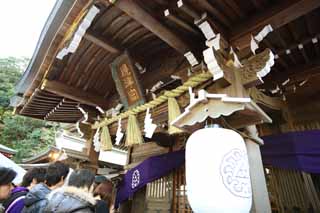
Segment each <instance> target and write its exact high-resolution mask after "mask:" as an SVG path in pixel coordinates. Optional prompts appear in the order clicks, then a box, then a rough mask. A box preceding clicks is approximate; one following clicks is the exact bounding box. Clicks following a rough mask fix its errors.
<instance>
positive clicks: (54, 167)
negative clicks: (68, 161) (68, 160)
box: [46, 162, 69, 186]
mask: <svg viewBox="0 0 320 213" xmlns="http://www.w3.org/2000/svg"><path fill="white" fill-rule="evenodd" d="M68 173H69V167H68V166H67V165H65V164H64V163H61V162H55V163H53V164H51V165H50V166H49V167H48V169H47V174H46V184H47V185H48V186H54V185H56V184H57V183H59V182H60V181H61V178H63V179H64V180H65V178H66V177H67V176H68Z"/></svg>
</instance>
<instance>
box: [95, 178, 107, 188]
mask: <svg viewBox="0 0 320 213" xmlns="http://www.w3.org/2000/svg"><path fill="white" fill-rule="evenodd" d="M107 180H108V179H107V178H106V177H105V176H103V175H96V177H95V178H94V184H93V189H95V188H96V187H97V186H98V185H99V184H100V183H103V182H105V181H107Z"/></svg>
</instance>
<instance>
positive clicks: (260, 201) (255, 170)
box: [245, 126, 271, 213]
mask: <svg viewBox="0 0 320 213" xmlns="http://www.w3.org/2000/svg"><path fill="white" fill-rule="evenodd" d="M247 131H248V133H249V135H250V136H252V137H254V138H257V129H256V126H249V127H247ZM245 141H246V146H247V152H248V159H249V167H250V178H251V186H252V208H251V211H250V212H251V213H256V212H259V213H269V212H271V206H270V201H269V195H268V190H267V185H266V179H265V176H264V169H263V164H262V159H261V152H260V145H261V144H258V143H257V141H254V140H252V139H246V140H245Z"/></svg>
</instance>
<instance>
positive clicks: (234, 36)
mask: <svg viewBox="0 0 320 213" xmlns="http://www.w3.org/2000/svg"><path fill="white" fill-rule="evenodd" d="M319 6H320V1H319V0H286V1H283V2H281V3H279V4H278V5H275V6H274V7H272V8H270V9H268V10H265V12H261V13H259V14H257V15H256V16H253V17H252V18H250V19H249V20H248V21H246V22H245V23H243V24H240V25H238V26H236V27H235V29H234V30H233V31H232V32H231V37H230V41H231V43H232V44H233V45H234V46H236V47H237V48H238V49H244V48H246V47H248V46H249V45H250V38H251V34H254V33H257V32H258V31H260V30H261V29H262V28H263V27H264V26H266V25H268V24H271V26H272V28H273V29H278V28H280V27H281V26H283V25H285V24H288V23H289V22H291V21H293V20H295V19H297V18H299V17H300V16H303V15H305V14H307V13H308V12H310V11H312V10H314V9H316V8H317V7H319Z"/></svg>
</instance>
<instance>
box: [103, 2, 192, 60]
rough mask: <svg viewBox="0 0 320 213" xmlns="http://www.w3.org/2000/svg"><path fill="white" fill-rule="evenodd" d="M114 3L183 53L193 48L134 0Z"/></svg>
mask: <svg viewBox="0 0 320 213" xmlns="http://www.w3.org/2000/svg"><path fill="white" fill-rule="evenodd" d="M104 2H105V4H107V5H109V4H110V3H109V2H108V1H106V0H105V1H104ZM114 5H115V6H116V7H117V8H119V9H120V10H122V11H123V12H125V13H127V14H128V15H129V16H130V17H131V18H133V19H135V20H136V21H137V22H139V23H140V24H141V25H143V26H144V27H145V28H147V29H148V30H150V31H151V32H153V33H154V34H155V35H157V36H158V37H159V38H160V39H162V40H163V41H164V42H166V43H167V44H168V45H170V46H171V47H173V48H174V49H175V50H177V51H178V52H179V53H181V54H185V53H187V52H189V51H190V50H191V48H190V47H189V45H188V44H187V43H185V42H184V41H183V40H182V39H181V38H179V37H178V36H177V35H176V34H175V33H173V32H172V31H171V30H169V29H168V28H167V27H166V26H164V25H163V24H162V23H161V22H159V21H158V20H156V19H155V18H154V17H153V16H151V15H150V14H149V13H148V12H146V11H145V10H144V9H143V8H142V7H140V6H139V5H138V4H137V3H135V2H134V1H132V0H118V1H116V2H115V3H114Z"/></svg>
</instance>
